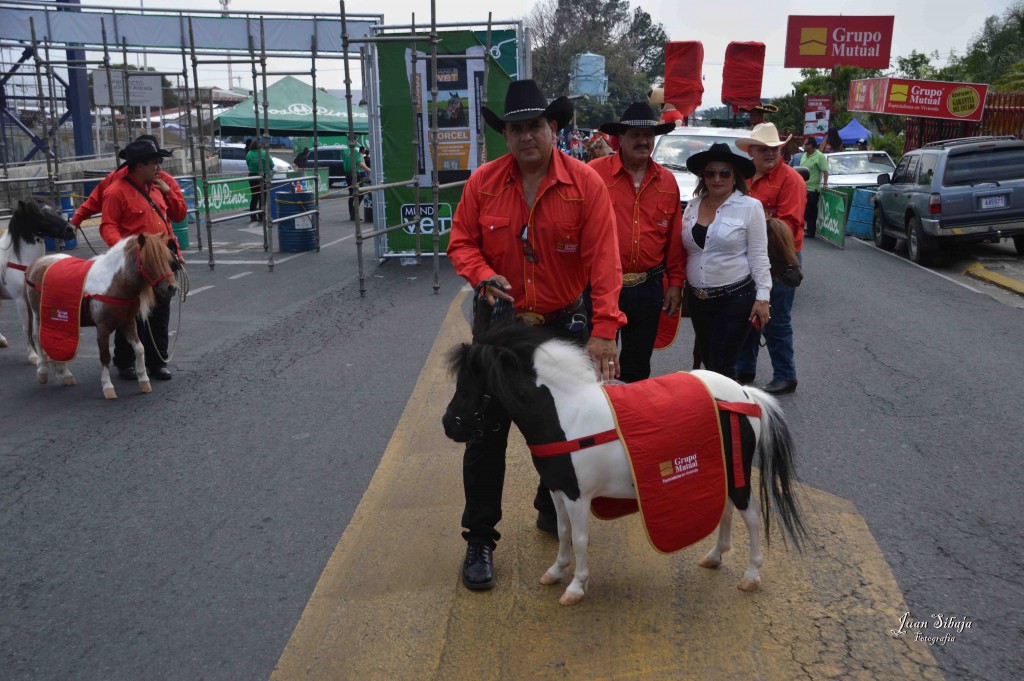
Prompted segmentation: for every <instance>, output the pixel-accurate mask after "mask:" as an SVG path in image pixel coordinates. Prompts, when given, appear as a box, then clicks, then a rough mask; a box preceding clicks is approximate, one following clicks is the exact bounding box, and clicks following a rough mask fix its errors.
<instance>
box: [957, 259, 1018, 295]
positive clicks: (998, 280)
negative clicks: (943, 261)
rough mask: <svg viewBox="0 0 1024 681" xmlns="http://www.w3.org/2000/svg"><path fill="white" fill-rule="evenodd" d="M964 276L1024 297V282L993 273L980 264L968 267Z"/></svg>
mask: <svg viewBox="0 0 1024 681" xmlns="http://www.w3.org/2000/svg"><path fill="white" fill-rule="evenodd" d="M964 274H966V275H967V276H968V277H973V278H974V279H978V280H980V281H987V282H988V283H990V284H993V285H995V286H998V287H999V288H1003V289H1006V290H1007V291H1010V292H1012V293H1016V294H1017V295H1019V296H1024V281H1017V280H1016V279H1014V278H1012V277H1007V276H1006V275H1004V274H999V273H998V272H993V271H992V270H990V269H989V268H987V267H985V266H984V265H982V264H981V263H980V262H976V263H974V264H973V265H971V266H970V267H968V268H967V269H966V270H964Z"/></svg>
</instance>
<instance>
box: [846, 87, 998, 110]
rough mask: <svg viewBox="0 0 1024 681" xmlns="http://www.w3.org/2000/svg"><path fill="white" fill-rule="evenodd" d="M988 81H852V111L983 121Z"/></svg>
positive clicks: (850, 106) (850, 107)
mask: <svg viewBox="0 0 1024 681" xmlns="http://www.w3.org/2000/svg"><path fill="white" fill-rule="evenodd" d="M987 94H988V85H979V84H977V83H947V82H944V81H938V80H907V79H905V78H867V79H865V80H855V81H853V82H852V83H850V105H849V110H850V111H867V112H871V113H886V114H895V115H898V116H921V117H923V118H942V119H945V120H951V121H980V120H981V115H982V114H983V113H984V112H985V97H986V95H987Z"/></svg>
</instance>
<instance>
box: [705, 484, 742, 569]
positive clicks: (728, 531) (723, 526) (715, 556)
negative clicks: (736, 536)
mask: <svg viewBox="0 0 1024 681" xmlns="http://www.w3.org/2000/svg"><path fill="white" fill-rule="evenodd" d="M734 509H735V507H734V506H733V505H732V500H731V499H728V498H727V499H726V500H725V511H724V512H723V513H722V520H721V522H719V523H718V541H717V542H715V546H714V548H712V549H711V550H710V551H708V555H706V556H704V558H702V559H701V561H700V562H699V563H698V565H700V566H701V567H706V568H716V567H719V566H721V564H722V554H724V553H727V552H728V551H729V549H731V548H732V512H733V510H734Z"/></svg>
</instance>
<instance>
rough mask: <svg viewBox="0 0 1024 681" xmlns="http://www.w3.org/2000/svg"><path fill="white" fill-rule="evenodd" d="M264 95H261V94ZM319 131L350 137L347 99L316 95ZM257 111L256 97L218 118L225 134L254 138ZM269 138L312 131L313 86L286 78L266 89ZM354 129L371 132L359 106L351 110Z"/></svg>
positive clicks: (261, 125)
mask: <svg viewBox="0 0 1024 681" xmlns="http://www.w3.org/2000/svg"><path fill="white" fill-rule="evenodd" d="M260 95H262V93H260ZM260 95H257V96H259V102H260V105H259V112H260V127H261V128H262V127H263V98H262V97H261V96H260ZM316 106H317V120H316V122H317V129H318V133H319V134H321V135H322V134H328V133H329V134H335V135H337V134H347V133H348V113H347V105H346V103H345V101H344V100H342V99H338V98H337V97H332V96H331V95H329V94H327V93H326V92H324V91H323V90H319V91H317V93H316ZM255 116H256V112H255V110H254V109H253V98H252V97H250V98H249V99H247V100H245V101H244V102H241V103H239V104H236V105H235V106H233V107H231V108H230V109H228V110H227V111H225V112H224V113H222V114H220V116H218V117H217V125H218V126H220V132H221V134H222V135H254V134H255V133H256V118H255ZM267 120H268V126H269V130H268V131H267V134H268V135H272V136H282V137H291V136H295V135H298V134H308V133H311V132H313V87H312V86H310V85H307V84H306V83H303V82H302V81H301V80H299V79H298V78H293V77H292V76H287V77H285V78H282V79H281V80H279V81H277V82H276V83H274V84H273V85H271V86H270V87H268V88H267ZM352 126H353V128H354V130H355V131H356V133H360V134H365V133H368V132H369V131H370V124H369V117H368V116H367V115H366V113H365V112H364V111H361V110H359V109H358V108H357V107H353V109H352Z"/></svg>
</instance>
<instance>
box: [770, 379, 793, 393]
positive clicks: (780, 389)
mask: <svg viewBox="0 0 1024 681" xmlns="http://www.w3.org/2000/svg"><path fill="white" fill-rule="evenodd" d="M762 390H764V391H765V392H766V393H768V394H770V395H785V394H786V393H791V392H793V391H795V390H796V381H772V382H771V383H769V384H768V385H766V386H765V387H764V388H762Z"/></svg>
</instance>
